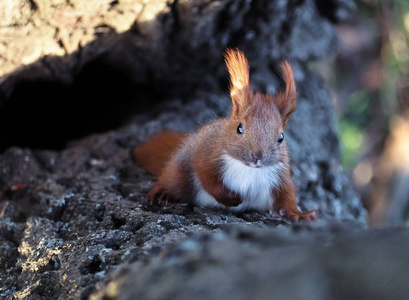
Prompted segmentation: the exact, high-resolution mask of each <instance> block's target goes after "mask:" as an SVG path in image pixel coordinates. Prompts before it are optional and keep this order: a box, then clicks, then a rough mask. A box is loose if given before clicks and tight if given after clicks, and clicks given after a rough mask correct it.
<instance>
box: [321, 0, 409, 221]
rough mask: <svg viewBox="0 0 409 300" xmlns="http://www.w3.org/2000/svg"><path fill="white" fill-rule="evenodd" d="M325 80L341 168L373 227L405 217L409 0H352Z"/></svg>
mask: <svg viewBox="0 0 409 300" xmlns="http://www.w3.org/2000/svg"><path fill="white" fill-rule="evenodd" d="M355 3H356V5H357V10H356V13H355V18H354V20H352V21H351V22H350V23H348V24H343V25H340V26H339V27H338V31H339V37H340V44H339V52H338V54H337V55H336V56H335V57H333V58H331V61H330V63H329V66H332V67H331V68H330V70H329V68H328V69H327V71H324V72H326V73H327V75H329V78H330V82H329V84H330V89H331V91H332V92H333V96H334V99H335V106H336V109H337V112H338V124H339V131H340V136H341V143H342V163H343V166H344V168H345V170H346V171H348V172H349V173H350V174H351V178H352V181H353V183H354V185H355V187H356V189H357V191H358V192H359V193H360V195H361V198H362V200H363V202H364V205H365V207H366V208H367V209H368V212H369V222H370V224H371V225H372V226H374V227H381V226H386V225H408V220H409V0H386V1H382V0H378V1H375V0H356V1H355Z"/></svg>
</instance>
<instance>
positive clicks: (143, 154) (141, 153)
mask: <svg viewBox="0 0 409 300" xmlns="http://www.w3.org/2000/svg"><path fill="white" fill-rule="evenodd" d="M185 137H186V134H185V133H181V132H172V131H168V130H164V131H162V132H160V133H159V134H157V135H154V136H152V137H151V138H150V139H149V140H148V141H146V142H145V143H143V144H141V145H140V146H139V147H137V148H135V150H134V153H133V154H134V158H135V160H136V162H137V163H138V164H139V165H140V166H141V167H142V168H144V169H145V170H147V171H148V172H150V173H152V174H154V175H156V176H158V175H160V174H161V172H162V170H163V168H164V167H165V164H166V163H167V162H168V161H169V160H170V158H171V157H172V154H173V153H174V152H175V151H176V149H177V148H178V147H179V146H180V144H181V143H182V141H183V139H184V138H185Z"/></svg>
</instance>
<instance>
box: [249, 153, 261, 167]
mask: <svg viewBox="0 0 409 300" xmlns="http://www.w3.org/2000/svg"><path fill="white" fill-rule="evenodd" d="M262 159H263V152H261V151H257V152H255V153H253V154H251V161H252V162H253V163H254V164H257V163H258V162H259V161H260V160H262Z"/></svg>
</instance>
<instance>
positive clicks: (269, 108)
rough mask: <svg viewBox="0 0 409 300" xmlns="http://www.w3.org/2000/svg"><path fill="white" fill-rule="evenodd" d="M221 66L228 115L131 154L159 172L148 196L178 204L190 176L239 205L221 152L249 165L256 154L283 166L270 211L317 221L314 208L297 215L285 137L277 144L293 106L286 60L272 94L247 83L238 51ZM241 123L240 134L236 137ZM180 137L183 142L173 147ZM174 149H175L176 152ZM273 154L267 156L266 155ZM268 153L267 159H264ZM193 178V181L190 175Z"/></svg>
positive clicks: (190, 186) (188, 189)
mask: <svg viewBox="0 0 409 300" xmlns="http://www.w3.org/2000/svg"><path fill="white" fill-rule="evenodd" d="M225 61H226V66H227V69H228V71H229V74H230V82H231V85H230V94H231V98H232V104H233V107H232V113H231V117H230V118H229V119H219V120H216V121H215V122H214V123H211V124H208V125H205V126H203V127H202V128H201V129H199V131H198V132H197V133H196V134H194V135H190V136H189V137H186V135H184V134H180V133H173V132H169V131H165V132H162V133H160V134H159V135H156V136H154V137H152V138H151V139H150V140H149V141H147V142H146V143H144V144H142V145H141V146H139V147H138V148H137V149H135V151H134V155H135V158H136V160H137V161H138V162H139V164H140V165H141V166H142V167H144V168H145V169H147V170H148V171H150V172H151V173H153V174H156V175H159V177H158V180H157V182H156V183H155V186H154V187H153V189H152V190H151V191H150V192H149V194H148V197H149V198H150V199H151V200H152V201H153V200H157V199H162V200H166V201H172V202H178V201H180V200H181V199H188V200H189V201H191V197H192V196H194V193H193V190H194V189H195V188H197V187H195V186H194V180H199V182H200V184H201V185H202V187H203V189H204V190H205V191H206V192H207V193H209V194H210V195H211V196H213V198H214V199H215V200H216V201H217V202H219V203H221V204H224V205H225V206H227V207H230V206H238V205H240V203H242V199H240V196H239V195H238V194H237V193H236V192H235V191H230V190H229V189H228V188H227V187H226V186H224V184H223V181H222V172H223V164H222V160H221V156H222V154H226V153H227V154H228V155H230V156H231V157H233V158H235V159H237V160H239V161H241V162H242V163H244V164H250V162H251V158H252V157H253V158H254V156H257V155H259V156H260V155H261V156H264V157H265V158H266V162H265V163H266V165H268V166H271V165H274V164H277V163H281V164H283V165H284V171H283V173H282V174H281V176H280V186H279V187H278V188H275V189H274V190H272V191H271V194H272V195H273V197H274V204H273V209H274V210H275V211H276V212H277V213H278V214H279V215H281V216H282V217H284V218H287V219H289V220H291V221H293V222H297V221H298V220H300V219H301V220H316V219H317V214H316V211H310V212H307V213H302V212H300V211H299V210H298V209H297V205H296V197H295V195H296V189H295V186H294V183H293V181H292V179H291V175H290V161H289V158H288V154H287V148H286V145H285V141H284V142H282V143H281V144H280V145H278V144H277V138H278V137H279V135H280V134H281V133H282V132H283V131H284V129H285V128H286V126H287V122H288V120H289V118H290V116H291V114H292V113H293V112H294V111H295V109H296V107H297V103H296V97H297V92H296V88H295V81H294V76H293V72H292V68H291V66H290V64H289V63H288V62H286V61H284V62H283V63H281V68H282V72H283V79H284V81H285V83H286V89H285V90H284V91H283V92H281V93H278V94H277V95H275V96H272V95H263V94H261V93H254V92H253V91H252V90H251V87H250V84H249V64H248V61H247V59H246V58H245V56H244V54H243V53H242V52H240V51H238V50H236V51H235V50H227V52H226V54H225ZM239 124H242V125H243V127H244V133H243V134H240V135H238V134H237V132H236V130H237V126H238V125H239ZM182 141H183V145H182V146H181V147H178V145H179V144H181V143H182ZM177 149H178V150H177ZM272 152H273V153H274V154H271V153H272ZM267 157H268V159H267ZM194 178H196V179H194Z"/></svg>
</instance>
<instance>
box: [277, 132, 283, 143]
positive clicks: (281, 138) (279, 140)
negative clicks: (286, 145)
mask: <svg viewBox="0 0 409 300" xmlns="http://www.w3.org/2000/svg"><path fill="white" fill-rule="evenodd" d="M283 140H284V133H281V134H280V136H279V137H278V140H277V142H278V143H280V144H281V143H282V141H283Z"/></svg>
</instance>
